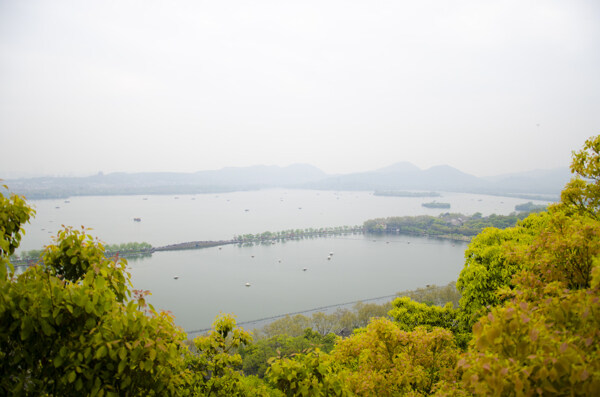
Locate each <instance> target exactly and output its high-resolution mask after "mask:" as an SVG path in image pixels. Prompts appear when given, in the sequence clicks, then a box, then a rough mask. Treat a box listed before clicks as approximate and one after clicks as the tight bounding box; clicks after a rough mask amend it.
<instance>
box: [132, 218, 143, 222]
mask: <svg viewBox="0 0 600 397" xmlns="http://www.w3.org/2000/svg"><path fill="white" fill-rule="evenodd" d="M133 221H134V222H141V221H142V218H133Z"/></svg>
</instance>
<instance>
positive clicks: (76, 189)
mask: <svg viewBox="0 0 600 397" xmlns="http://www.w3.org/2000/svg"><path fill="white" fill-rule="evenodd" d="M568 180H569V170H568V169H567V168H566V167H565V168H560V169H555V170H544V171H531V172H527V173H521V174H510V175H500V176H496V177H493V178H479V177H476V176H473V175H469V174H466V173H464V172H462V171H459V170H457V169H456V168H452V167H450V166H447V165H442V166H436V167H431V168H429V169H426V170H422V169H420V168H418V167H416V166H414V165H412V164H410V163H397V164H394V165H392V166H389V167H385V168H381V169H378V170H374V171H369V172H360V173H352V174H345V175H328V174H326V173H325V172H323V171H322V170H320V169H318V168H316V167H314V166H311V165H308V164H294V165H290V166H287V167H278V166H264V165H258V166H252V167H227V168H223V169H220V170H214V171H199V172H194V173H175V172H158V173H156V172H155V173H111V174H102V173H98V174H96V175H92V176H88V177H40V178H24V179H11V180H7V181H5V183H6V184H7V185H8V186H9V189H10V190H11V191H12V192H13V193H16V194H21V195H25V196H26V197H27V198H28V199H39V198H66V197H69V196H84V195H130V194H131V195H133V194H197V193H219V192H231V191H241V190H257V189H264V188H299V189H319V190H362V191H401V190H428V191H449V192H466V193H481V194H497V195H510V194H512V195H514V194H524V193H527V194H542V195H549V196H550V197H547V198H549V199H551V200H555V199H557V198H558V194H559V192H560V190H561V189H562V188H563V187H564V185H565V184H566V182H567V181H568Z"/></svg>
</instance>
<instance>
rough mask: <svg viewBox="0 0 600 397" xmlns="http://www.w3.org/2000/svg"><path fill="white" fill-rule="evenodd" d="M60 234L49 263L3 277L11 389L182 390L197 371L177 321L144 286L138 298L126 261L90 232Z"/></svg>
mask: <svg viewBox="0 0 600 397" xmlns="http://www.w3.org/2000/svg"><path fill="white" fill-rule="evenodd" d="M58 239H59V240H58V241H57V242H58V244H57V245H51V246H49V247H48V248H47V250H46V253H45V259H44V267H42V266H33V267H31V268H29V269H28V270H27V271H25V272H24V273H22V274H20V275H19V276H18V277H14V276H13V277H11V278H8V277H4V278H0V372H1V373H2V374H3V376H2V377H1V378H0V390H2V394H11V395H43V394H47V395H56V396H58V395H79V394H89V395H98V396H102V395H126V394H132V395H139V394H144V395H173V394H178V393H179V391H180V390H181V388H182V387H183V386H184V385H185V383H186V381H187V379H188V378H189V377H190V376H191V374H190V373H189V372H186V371H185V367H184V360H183V357H185V355H186V354H187V348H186V347H185V345H184V344H183V340H184V339H185V335H184V334H183V332H182V331H181V330H179V329H178V328H176V327H175V326H174V325H173V322H172V320H173V319H172V317H171V316H170V315H168V314H166V313H163V312H160V313H159V312H156V311H155V310H154V309H153V308H152V307H151V306H149V305H147V304H146V302H145V295H146V293H145V292H143V291H133V299H132V300H129V299H128V297H129V296H130V295H131V292H132V291H131V290H130V282H129V274H127V273H126V272H125V271H124V269H125V262H124V261H122V260H121V261H118V262H115V261H112V260H109V259H107V258H104V257H103V256H102V252H103V250H102V248H101V246H100V245H97V244H95V243H93V241H92V240H91V238H88V237H87V236H85V233H84V232H79V231H73V230H70V229H66V230H64V231H62V232H61V233H59V235H58ZM61 241H67V242H68V243H67V244H61ZM79 243H81V244H79ZM73 247H76V248H75V249H77V250H78V251H77V253H75V252H74V251H73V250H74V248H73ZM65 257H69V258H71V259H70V260H69V262H71V263H72V264H73V269H69V266H68V264H67V262H66V261H65V260H64V259H65ZM86 267H87V268H86ZM84 268H86V270H85V271H84V270H83V269H84Z"/></svg>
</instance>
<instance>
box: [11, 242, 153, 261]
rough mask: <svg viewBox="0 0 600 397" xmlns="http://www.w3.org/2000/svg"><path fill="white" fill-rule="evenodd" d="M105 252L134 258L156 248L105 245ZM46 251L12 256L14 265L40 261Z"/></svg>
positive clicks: (41, 250) (26, 252)
mask: <svg viewBox="0 0 600 397" xmlns="http://www.w3.org/2000/svg"><path fill="white" fill-rule="evenodd" d="M104 250H105V254H106V256H114V255H116V254H117V253H118V254H119V256H122V257H132V256H139V255H150V254H152V252H154V250H155V248H154V247H153V246H152V245H151V244H149V243H146V242H141V243H137V242H131V243H121V244H105V245H104ZM43 253H44V249H37V250H29V251H23V252H21V254H20V255H13V256H11V260H12V261H13V263H25V262H31V261H37V260H39V259H40V257H41V256H42V254H43Z"/></svg>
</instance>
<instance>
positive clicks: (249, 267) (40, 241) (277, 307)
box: [21, 189, 547, 331]
mask: <svg viewBox="0 0 600 397" xmlns="http://www.w3.org/2000/svg"><path fill="white" fill-rule="evenodd" d="M435 200H437V201H439V202H447V203H450V204H451V208H450V209H449V210H447V209H428V208H425V207H422V206H421V204H422V203H424V202H430V201H432V198H429V197H426V198H408V197H379V196H374V195H373V194H371V193H367V192H329V191H310V190H283V189H273V190H262V191H249V192H234V193H226V194H205V195H180V196H96V197H73V198H70V199H69V200H67V201H68V202H65V200H34V201H31V202H30V203H31V204H33V205H34V207H35V209H36V211H37V215H36V217H35V219H34V220H33V221H32V222H31V224H30V225H27V226H26V228H25V229H26V235H25V237H24V238H23V241H22V244H21V249H22V250H29V249H37V248H40V247H42V246H43V245H46V244H49V243H50V242H51V236H53V235H54V234H55V233H56V231H57V230H58V229H59V228H60V226H61V225H69V226H75V227H79V226H80V225H84V226H85V227H88V228H91V229H92V230H91V231H90V233H91V234H92V235H94V236H97V237H98V238H99V239H101V240H102V241H104V242H107V243H121V242H131V241H138V242H141V241H146V242H148V243H150V244H152V245H154V246H160V245H166V244H172V243H178V242H185V241H195V240H227V239H231V238H232V237H233V236H234V235H236V234H245V233H260V232H264V231H272V232H274V231H280V230H287V229H299V228H301V229H304V228H310V227H314V228H318V227H330V226H343V225H359V224H362V223H363V222H364V221H365V220H367V219H370V218H376V217H387V216H403V215H421V214H426V215H438V214H440V213H443V212H460V213H464V214H472V213H475V212H481V213H482V214H483V215H489V214H492V213H496V214H508V213H510V212H512V211H514V206H515V205H516V204H521V203H524V202H527V201H534V200H524V199H515V198H506V197H495V196H484V195H473V194H461V193H443V197H437V198H435ZM534 203H536V204H547V203H546V202H541V201H534ZM133 218H141V222H134V221H133ZM465 248H466V244H465V243H458V242H452V241H445V240H438V239H427V238H421V237H414V236H406V235H386V236H375V237H373V236H368V235H366V236H363V235H347V236H336V237H327V238H316V239H304V240H297V241H287V242H285V243H277V244H274V245H255V246H251V247H245V246H242V247H240V246H237V245H226V246H222V247H220V248H219V247H213V248H205V249H200V250H191V251H177V252H157V253H155V254H153V255H152V257H150V258H145V259H140V260H131V261H130V262H129V264H130V271H131V274H132V280H133V284H134V288H136V289H144V290H150V291H152V296H151V297H150V299H149V300H150V302H151V303H152V304H153V305H154V306H155V307H156V308H157V309H164V310H170V311H171V312H173V314H174V315H175V318H176V319H175V322H176V323H177V324H178V325H180V326H182V327H183V328H184V329H185V330H188V331H190V330H197V329H203V328H207V327H209V326H210V324H211V322H212V320H213V319H214V317H215V316H216V315H217V314H219V313H220V312H223V313H235V314H236V316H237V319H238V321H240V322H245V321H250V320H255V319H259V318H264V317H270V316H274V315H279V314H284V313H291V312H297V311H302V310H309V309H311V308H315V307H322V306H328V305H334V304H338V303H344V302H350V301H357V300H366V299H369V298H373V297H379V296H385V295H393V294H395V293H396V292H398V291H401V290H407V289H414V288H417V287H422V286H424V285H426V284H437V285H444V284H447V283H448V282H450V281H452V280H456V278H457V277H458V274H459V273H460V270H461V269H462V267H463V263H464V258H463V253H464V250H465ZM330 252H333V253H334V254H333V255H332V256H331V259H329V260H328V259H327V258H328V256H329V253H330ZM304 268H306V270H304ZM175 276H178V279H174V277H175ZM246 283H249V284H250V285H251V286H250V287H246V286H245V284H246Z"/></svg>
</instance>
